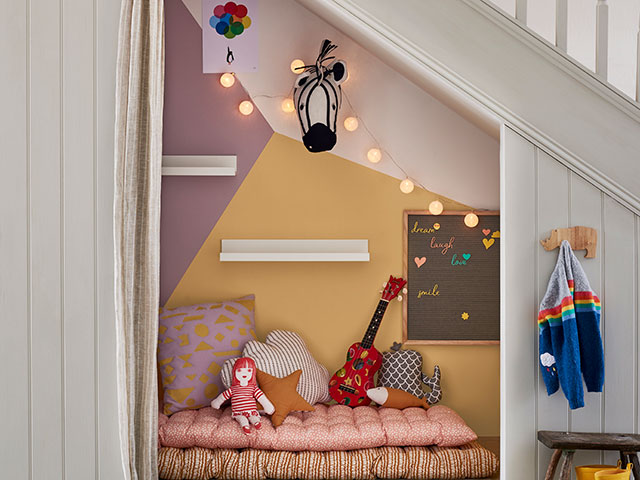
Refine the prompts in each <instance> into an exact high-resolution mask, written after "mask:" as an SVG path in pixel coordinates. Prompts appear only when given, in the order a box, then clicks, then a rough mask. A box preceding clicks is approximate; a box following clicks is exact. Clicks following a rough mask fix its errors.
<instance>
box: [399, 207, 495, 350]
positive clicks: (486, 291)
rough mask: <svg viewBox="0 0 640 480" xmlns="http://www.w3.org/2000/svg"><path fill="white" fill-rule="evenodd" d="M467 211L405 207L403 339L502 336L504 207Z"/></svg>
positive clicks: (465, 340) (487, 340) (478, 340)
mask: <svg viewBox="0 0 640 480" xmlns="http://www.w3.org/2000/svg"><path fill="white" fill-rule="evenodd" d="M466 213H467V212H444V213H442V214H441V215H431V214H430V213H429V212H428V211H414V210H406V211H405V212H404V232H403V235H404V258H403V262H404V275H405V277H404V278H405V279H407V281H408V284H407V288H408V293H407V297H406V300H405V302H404V317H403V332H402V336H403V341H404V342H405V343H409V344H411V343H414V344H491V343H499V341H500V212H478V213H477V215H478V218H479V222H478V225H477V226H475V227H473V228H470V227H467V226H466V225H465V223H464V217H465V215H466Z"/></svg>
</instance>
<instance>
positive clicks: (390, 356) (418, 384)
mask: <svg viewBox="0 0 640 480" xmlns="http://www.w3.org/2000/svg"><path fill="white" fill-rule="evenodd" d="M401 347H402V344H401V343H396V342H394V343H393V345H392V346H391V349H390V350H391V351H389V352H384V353H383V354H382V366H381V367H380V372H379V375H378V386H379V387H389V388H397V389H398V390H403V391H405V392H408V393H410V394H412V395H415V396H416V397H418V398H422V397H425V399H426V400H427V403H429V405H434V404H436V403H438V402H439V401H440V400H441V399H442V388H441V387H440V367H439V366H438V365H436V366H435V367H434V373H433V377H429V376H427V375H425V374H424V373H422V355H420V353H418V352H416V351H415V350H401ZM422 384H425V385H427V386H428V387H429V388H431V392H429V393H425V391H424V390H423V389H422Z"/></svg>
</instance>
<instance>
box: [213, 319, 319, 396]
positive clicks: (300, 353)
mask: <svg viewBox="0 0 640 480" xmlns="http://www.w3.org/2000/svg"><path fill="white" fill-rule="evenodd" d="M242 356H243V357H249V358H251V359H253V360H254V361H255V362H256V367H257V368H258V369H259V370H262V371H263V372H266V373H268V374H269V375H273V376H275V377H278V378H282V377H286V376H287V375H289V374H290V373H292V372H295V371H296V370H302V375H301V376H300V382H299V383H298V388H297V390H298V393H299V394H300V395H301V396H302V398H304V399H305V400H306V401H307V402H309V403H310V404H311V405H313V404H316V403H323V402H328V401H330V400H331V397H330V396H329V372H328V371H327V369H326V368H325V367H324V366H322V365H321V364H320V363H318V362H317V361H316V359H315V358H313V355H311V352H310V351H309V349H308V348H307V345H306V344H305V343H304V340H303V339H302V337H300V335H298V334H297V333H295V332H289V331H286V330H273V331H272V332H271V333H269V334H268V335H267V338H266V339H265V341H264V343H263V342H257V341H253V340H252V341H249V342H247V344H246V345H245V347H244V350H243V351H242ZM236 360H237V358H232V359H230V360H227V361H226V362H225V363H224V365H223V366H222V371H221V372H220V378H222V383H224V386H225V387H226V388H229V387H230V386H231V371H232V370H233V364H234V363H235V361H236Z"/></svg>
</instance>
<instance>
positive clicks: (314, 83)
mask: <svg viewBox="0 0 640 480" xmlns="http://www.w3.org/2000/svg"><path fill="white" fill-rule="evenodd" d="M336 48H338V47H337V45H334V44H332V43H331V42H330V41H329V40H324V41H323V42H322V45H321V46H320V54H319V55H318V58H317V60H316V63H315V65H305V66H304V67H300V68H301V69H304V72H303V73H302V74H300V76H299V77H298V78H297V79H296V83H295V86H294V89H293V101H294V104H295V107H296V112H297V113H298V120H299V121H300V128H301V129H302V142H303V143H304V146H305V147H307V150H309V151H310V152H313V153H318V152H325V151H327V150H331V149H332V148H333V147H334V146H335V144H336V140H337V137H336V122H337V118H338V112H339V111H340V104H341V103H342V89H341V88H340V84H341V83H342V82H344V81H345V80H346V79H347V64H346V63H345V62H344V61H343V60H335V57H330V56H329V53H331V52H332V51H333V50H335V49H336ZM330 60H333V61H332V62H331V63H330V64H329V65H324V63H325V62H328V61H330Z"/></svg>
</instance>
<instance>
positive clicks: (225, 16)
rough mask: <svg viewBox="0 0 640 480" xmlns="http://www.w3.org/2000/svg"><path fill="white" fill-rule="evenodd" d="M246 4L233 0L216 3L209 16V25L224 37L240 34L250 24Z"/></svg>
mask: <svg viewBox="0 0 640 480" xmlns="http://www.w3.org/2000/svg"><path fill="white" fill-rule="evenodd" d="M248 13H249V11H248V9H247V7H246V6H244V5H242V4H237V3H235V2H227V3H225V4H224V5H223V4H220V5H217V6H216V7H215V8H214V9H213V15H212V16H211V18H209V25H211V28H213V29H214V30H215V31H216V32H217V33H218V35H222V36H223V37H226V38H229V39H231V38H234V37H237V36H238V35H242V32H244V31H245V30H246V29H247V28H249V27H250V26H251V17H249V15H247V14H248Z"/></svg>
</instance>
